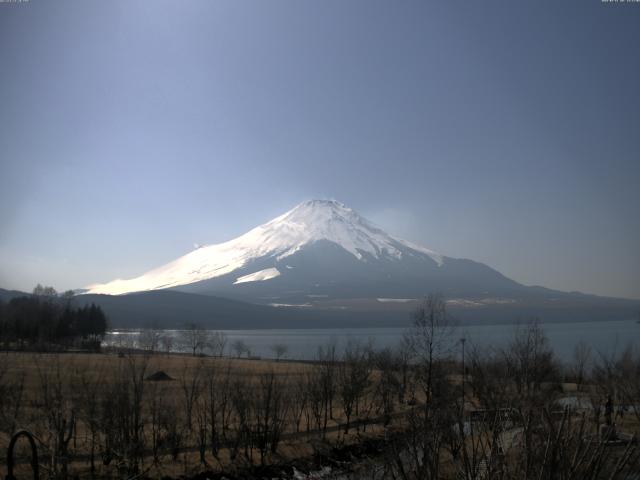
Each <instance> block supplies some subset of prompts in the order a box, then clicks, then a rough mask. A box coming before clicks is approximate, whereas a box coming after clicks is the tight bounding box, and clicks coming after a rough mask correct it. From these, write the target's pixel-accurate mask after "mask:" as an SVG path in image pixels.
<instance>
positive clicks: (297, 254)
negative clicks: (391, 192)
mask: <svg viewBox="0 0 640 480" xmlns="http://www.w3.org/2000/svg"><path fill="white" fill-rule="evenodd" d="M518 286H519V284H517V283H516V282H513V281H512V280H509V279H508V278H506V277H504V276H503V275H501V274H500V273H499V272H496V271H495V270H493V269H491V268H490V267H487V266H486V265H483V264H481V263H477V262H473V261H471V260H464V259H455V258H451V257H445V256H443V255H440V254H438V253H435V252H433V251H432V250H429V249H427V248H424V247H421V246H419V245H415V244H412V243H410V242H407V241H405V240H402V239H399V238H395V237H393V236H391V235H389V234H388V233H386V232H384V231H383V230H381V229H380V228H378V227H376V226H375V225H373V224H372V223H371V222H369V221H368V220H366V219H365V218H363V217H362V216H360V215H359V214H358V213H357V212H355V211H354V210H352V209H351V208H349V207H347V206H346V205H344V204H342V203H340V202H336V201H334V200H310V201H307V202H303V203H301V204H299V205H297V206H296V207H294V208H293V209H292V210H290V211H288V212H286V213H285V214H283V215H280V216H279V217H277V218H274V219H273V220H271V221H270V222H267V223H265V224H263V225H260V226H258V227H256V228H254V229H253V230H250V231H249V232H247V233H245V234H244V235H241V236H240V237H238V238H235V239H233V240H230V241H228V242H225V243H220V244H216V245H203V246H201V245H199V246H198V248H196V249H195V250H193V251H191V252H189V253H187V254H186V255H184V256H182V257H180V258H178V259H177V260H174V261H173V262H170V263H168V264H166V265H163V266H161V267H159V268H156V269H154V270H151V271H149V272H147V273H144V274H143V275H140V276H139V277H136V278H132V279H129V280H114V281H112V282H108V283H105V284H96V285H91V286H89V287H88V288H87V289H86V290H85V293H102V294H111V295H119V294H124V293H130V292H141V291H148V290H161V289H174V290H181V291H185V292H194V293H200V294H207V295H221V296H227V297H234V298H240V299H244V300H249V301H252V302H258V303H274V304H278V305H283V304H292V303H294V302H297V303H298V304H303V305H308V304H309V302H311V303H313V304H314V305H315V304H318V303H319V302H321V301H320V300H318V299H320V298H321V299H323V300H322V301H324V302H325V303H326V302H330V301H331V299H341V301H342V300H344V299H347V298H351V299H362V298H368V299H374V300H375V299H376V298H412V296H413V298H415V296H420V295H423V294H424V293H425V292H430V291H440V292H444V293H448V294H451V295H457V294H465V295H466V294H479V295H486V294H487V292H489V291H490V292H494V293H500V292H505V291H510V289H513V288H515V287H518ZM334 307H335V308H338V306H332V307H331V308H334ZM339 308H342V306H340V307H339Z"/></svg>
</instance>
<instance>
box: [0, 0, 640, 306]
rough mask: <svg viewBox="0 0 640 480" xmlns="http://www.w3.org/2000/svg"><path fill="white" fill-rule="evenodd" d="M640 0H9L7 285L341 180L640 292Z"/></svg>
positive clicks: (543, 265)
mask: <svg viewBox="0 0 640 480" xmlns="http://www.w3.org/2000/svg"><path fill="white" fill-rule="evenodd" d="M639 45H640V4H637V3H636V4H633V3H630V4H605V3H601V2H600V0H580V1H575V2H570V1H558V0H554V1H548V2H545V1H531V2H511V1H506V0H505V1H495V2H494V1H482V2H475V1H474V2H468V1H460V2H457V1H433V2H428V1H416V2H410V1H386V2H377V1H372V0H366V1H355V0H349V1H344V0H337V1H300V0H291V1H286V2H279V1H264V0H260V1H255V2H250V1H238V0H234V1H229V2H222V1H214V0H210V1H192V0H189V1H176V0H171V1H163V0H153V1H151V0H150V1H142V0H140V1H135V0H134V1H131V0H122V1H117V0H108V1H97V0H95V1H88V0H81V1H80V0H78V1H62V0H57V1H45V0H31V1H30V2H28V3H0V69H1V70H0V155H1V157H0V162H1V163H0V287H5V288H19V289H31V288H32V287H33V285H34V284H35V283H37V282H43V283H46V284H52V285H54V286H55V287H57V288H58V289H65V288H71V287H81V286H84V285H86V284H89V283H94V282H103V281H108V280H112V279H114V278H117V277H121V278H126V277H131V276H135V275H138V274H140V273H142V272H144V271H145V270H147V269H149V268H151V267H155V266H158V265H160V264H162V263H165V262H167V261H169V260H172V259H174V258H176V257H178V256H179V255H182V254H184V253H186V252H188V251H189V250H191V249H192V248H193V244H194V243H217V242H220V241H224V240H227V239H230V238H233V237H235V236H237V235H239V234H241V233H244V232H245V231H246V230H248V229H250V228H252V227H254V226H256V225H257V224H259V223H262V222H264V221H267V220H270V219H271V218H272V217H274V216H276V215H277V214H280V213H283V212H284V211H286V210H288V209H289V208H291V207H293V206H294V205H295V204H297V203H298V202H300V201H303V200H306V199H309V198H315V197H323V198H335V199H337V200H340V201H342V202H344V203H346V204H348V205H349V206H351V207H353V208H355V209H356V210H358V211H359V212H360V213H362V214H363V215H365V216H367V217H369V218H370V219H372V220H373V221H375V222H376V223H378V224H379V225H380V226H382V227H383V228H385V229H386V230H388V231H389V232H390V233H392V234H396V235H399V236H403V237H405V238H408V239H410V240H412V241H416V242H419V243H422V244H424V245H426V246H428V247H430V248H432V249H435V250H437V251H440V252H442V253H444V254H446V255H451V256H457V257H467V258H472V259H475V260H478V261H482V262H485V263H487V264H489V265H491V266H493V267H494V268H497V269H498V270H500V271H501V272H503V273H504V274H506V275H507V276H509V277H511V278H513V279H515V280H518V281H520V282H523V283H525V284H541V285H545V286H548V287H551V288H558V289H563V290H581V291H585V292H592V293H598V294H606V295H616V296H626V297H635V298H640V212H639V210H640V50H639Z"/></svg>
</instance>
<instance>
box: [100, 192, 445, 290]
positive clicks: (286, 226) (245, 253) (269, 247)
mask: <svg viewBox="0 0 640 480" xmlns="http://www.w3.org/2000/svg"><path fill="white" fill-rule="evenodd" d="M321 241H328V242H332V243H334V244H337V245H338V246H339V247H341V248H342V249H344V250H346V251H347V252H349V253H351V254H352V255H353V256H354V257H356V258H357V259H358V260H366V258H365V257H367V258H375V259H378V258H383V257H384V258H387V259H401V258H402V257H403V255H404V254H405V253H406V252H408V251H409V252H413V253H411V255H413V254H420V255H427V256H429V257H431V258H432V259H433V260H434V261H435V262H436V263H437V264H438V265H441V264H442V258H443V257H442V256H440V255H438V254H436V253H434V252H432V251H431V250H428V249H426V248H423V247H420V246H417V245H413V244H410V243H409V242H406V241H404V240H400V239H396V238H394V237H392V236H390V235H388V234H387V233H386V232H384V231H383V230H381V229H379V228H378V227H376V226H374V225H373V224H372V223H370V222H369V221H368V220H366V219H365V218H363V217H362V216H360V215H359V214H358V213H357V212H355V211H354V210H352V209H351V208H349V207H347V206H346V205H344V204H343V203H340V202H337V201H335V200H308V201H305V202H302V203H300V204H299V205H297V206H295V207H294V208H293V209H291V210H289V211H288V212H286V213H285V214H283V215H281V216H279V217H277V218H274V219H273V220H271V221H270V222H267V223H265V224H263V225H260V226H258V227H256V228H254V229H253V230H250V231H249V232H247V233H245V234H244V235H242V236H240V237H238V238H236V239H233V240H230V241H228V242H225V243H220V244H217V245H206V246H202V247H200V248H197V249H196V250H194V251H192V252H190V253H188V254H186V255H184V256H183V257H180V258H178V259H177V260H175V261H173V262H171V263H168V264H166V265H164V266H162V267H159V268H157V269H155V270H151V271H150V272H147V273H145V274H144V275H141V276H140V277H137V278H133V279H131V280H114V281H112V282H109V283H106V284H103V285H92V286H90V287H88V289H89V292H90V293H109V294H120V293H128V292H135V291H141V290H154V289H162V288H171V287H175V286H179V285H186V284H190V283H194V282H199V281H202V280H208V279H211V278H214V277H220V276H223V275H227V274H230V273H232V272H234V271H236V270H239V269H241V268H244V267H247V266H248V265H250V264H251V263H252V262H254V261H255V260H257V259H264V258H271V259H273V262H276V263H277V262H280V261H281V260H282V259H284V258H286V257H288V256H290V255H293V254H295V253H296V252H298V251H300V250H301V249H303V248H305V247H306V246H308V245H311V244H314V243H316V242H321ZM272 270H275V271H277V268H276V265H275V264H274V267H273V268H272ZM271 273H272V275H270V276H269V278H275V272H271Z"/></svg>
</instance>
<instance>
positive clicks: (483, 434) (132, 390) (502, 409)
mask: <svg viewBox="0 0 640 480" xmlns="http://www.w3.org/2000/svg"><path fill="white" fill-rule="evenodd" d="M444 305H445V304H444V302H443V301H442V299H440V298H439V297H437V296H431V297H429V298H427V299H425V302H424V304H423V305H422V306H421V308H420V309H419V310H418V311H417V312H416V314H415V319H414V326H413V328H411V329H410V330H409V331H408V332H407V336H406V341H405V342H404V343H403V345H401V346H398V348H397V349H393V350H390V349H387V350H382V351H375V350H374V349H372V348H371V347H369V346H366V345H362V344H358V343H351V344H349V345H348V346H347V348H346V349H345V351H344V352H343V353H341V354H340V355H338V353H337V351H336V348H335V346H334V345H327V346H326V347H325V348H322V349H320V350H319V351H318V352H317V356H316V361H314V362H307V363H299V362H282V361H265V360H261V361H257V360H247V359H237V358H235V359H231V358H224V357H206V356H199V355H197V352H198V348H195V347H194V348H193V350H192V351H191V353H195V354H196V355H177V354H170V355H167V354H164V353H158V352H157V351H156V350H154V349H149V350H148V351H146V352H133V351H126V352H113V353H106V354H105V353H103V354H87V353H74V354H61V353H26V352H11V353H9V352H7V353H4V354H1V357H2V358H1V361H0V447H1V451H2V455H4V452H5V451H6V445H7V443H8V439H9V436H10V434H11V433H12V432H14V431H15V430H17V429H18V428H27V429H29V430H30V431H31V432H33V433H34V435H35V436H36V438H37V442H38V448H39V451H40V461H41V464H42V469H41V477H48V478H68V477H71V476H74V477H75V476H80V477H100V478H133V477H136V478H137V477H145V476H146V477H161V476H165V475H170V476H179V475H195V474H196V473H198V472H201V471H205V470H206V471H225V472H227V475H228V476H230V475H232V474H233V472H236V473H237V472H239V471H249V470H251V468H252V466H255V465H268V464H273V463H278V464H285V463H291V462H293V461H297V460H299V459H300V458H306V459H310V462H311V463H309V465H310V466H309V468H312V466H313V459H316V460H317V459H319V458H325V460H326V457H327V455H328V454H327V452H328V451H330V450H328V449H329V447H331V446H344V445H349V444H359V443H362V442H364V441H365V439H366V438H377V439H378V440H379V443H378V444H379V445H380V446H381V448H380V449H379V451H378V452H377V453H376V455H374V456H373V457H372V458H369V459H368V460H367V461H365V459H351V461H350V462H349V463H348V464H342V467H341V468H342V469H343V470H352V469H354V464H355V465H356V466H357V465H360V466H361V467H362V468H366V469H367V473H366V475H365V476H366V477H367V478H397V479H436V478H452V479H454V478H456V479H457V478H465V479H478V478H504V479H522V478H536V479H552V478H553V479H555V478H557V479H585V478H586V479H589V478H590V479H599V478H607V479H609V478H611V479H623V478H634V477H631V476H630V475H632V474H633V473H634V472H637V471H638V469H639V468H640V465H639V462H640V458H639V456H640V452H639V451H638V449H637V446H636V444H635V442H634V439H633V435H634V434H636V433H638V432H639V431H640V353H639V352H638V351H633V350H631V349H628V350H626V351H624V352H623V353H622V354H620V355H617V356H614V357H611V358H604V357H602V356H596V355H592V354H591V353H590V352H589V349H588V347H586V346H580V347H579V348H577V349H576V354H575V360H574V362H573V364H572V365H564V366H561V365H559V364H558V363H557V362H556V360H555V358H554V356H553V352H552V351H551V349H550V348H549V346H548V344H547V340H546V338H545V336H544V333H543V331H542V329H541V328H540V327H539V325H537V324H535V323H532V324H529V325H527V326H525V327H523V328H521V329H520V330H518V332H517V333H516V335H515V336H514V338H513V340H512V342H511V344H510V345H509V346H508V347H507V348H505V349H500V350H495V349H488V350H484V351H479V350H475V349H474V348H473V347H471V346H469V345H466V348H467V351H466V352H465V355H466V358H463V356H462V353H463V351H462V349H463V348H464V347H465V344H464V342H460V341H459V339H457V338H455V336H454V333H453V330H452V328H451V325H450V323H449V321H448V317H447V315H446V312H445V308H444ZM197 337H199V336H198V335H196V334H195V333H194V334H193V338H194V339H195V338H197ZM152 343H154V344H155V342H152ZM194 345H195V340H194ZM238 350H239V349H238ZM219 353H224V349H223V348H222V349H221V350H220V352H219ZM567 391H571V392H572V393H570V394H567ZM568 396H569V397H571V398H569V399H567V397H568ZM562 399H564V401H565V404H564V406H563V405H562V403H560V402H559V401H561V400H562ZM567 400H570V401H567ZM22 455H23V456H22V457H21V459H22V463H23V464H22V465H21V468H22V470H23V471H27V470H28V465H27V464H26V463H27V458H28V457H26V456H24V452H22ZM0 462H2V463H4V459H0ZM296 465H300V464H299V463H296ZM334 465H335V464H334ZM349 474H350V473H349V472H348V471H347V472H345V475H349ZM272 476H273V475H272Z"/></svg>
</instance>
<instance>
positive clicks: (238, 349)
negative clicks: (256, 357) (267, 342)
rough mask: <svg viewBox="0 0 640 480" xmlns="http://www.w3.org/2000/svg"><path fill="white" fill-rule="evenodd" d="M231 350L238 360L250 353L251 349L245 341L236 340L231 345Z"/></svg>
mask: <svg viewBox="0 0 640 480" xmlns="http://www.w3.org/2000/svg"><path fill="white" fill-rule="evenodd" d="M231 348H232V349H233V351H234V352H235V354H236V357H237V358H240V357H242V355H243V354H244V353H245V352H249V347H248V346H247V344H246V343H244V340H241V339H238V340H235V341H234V342H233V343H232V344H231Z"/></svg>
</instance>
